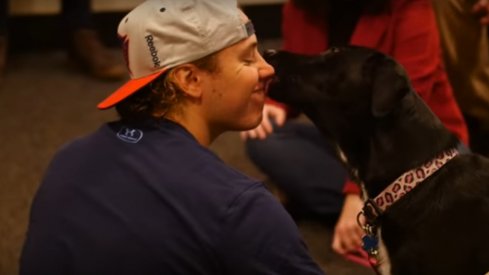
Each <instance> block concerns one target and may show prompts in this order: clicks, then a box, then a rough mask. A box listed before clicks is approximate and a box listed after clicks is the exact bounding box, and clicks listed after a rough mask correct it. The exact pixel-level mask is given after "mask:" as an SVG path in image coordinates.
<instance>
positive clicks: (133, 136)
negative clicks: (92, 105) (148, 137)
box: [117, 127, 143, 143]
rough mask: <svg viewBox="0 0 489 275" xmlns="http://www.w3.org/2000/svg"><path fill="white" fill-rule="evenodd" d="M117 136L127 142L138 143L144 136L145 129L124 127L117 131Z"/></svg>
mask: <svg viewBox="0 0 489 275" xmlns="http://www.w3.org/2000/svg"><path fill="white" fill-rule="evenodd" d="M117 138H119V139H120V140H122V141H124V142H127V143H138V142H139V141H140V140H141V139H142V138H143V131H141V130H139V129H132V128H127V127H122V128H121V129H120V130H119V132H118V133H117Z"/></svg>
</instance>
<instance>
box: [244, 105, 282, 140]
mask: <svg viewBox="0 0 489 275" xmlns="http://www.w3.org/2000/svg"><path fill="white" fill-rule="evenodd" d="M286 117H287V114H286V112H285V110H284V109H283V108H281V107H278V106H275V105H272V104H265V106H263V118H262V121H261V123H260V125H258V126H257V127H256V128H255V129H252V130H249V131H243V132H241V133H240V136H241V139H243V140H246V139H247V138H252V139H254V138H259V139H265V138H266V137H267V136H268V135H269V134H271V133H272V132H273V125H272V119H273V120H274V121H275V124H276V125H277V126H282V125H284V123H285V118H286Z"/></svg>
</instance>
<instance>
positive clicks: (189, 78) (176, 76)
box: [170, 64, 202, 98]
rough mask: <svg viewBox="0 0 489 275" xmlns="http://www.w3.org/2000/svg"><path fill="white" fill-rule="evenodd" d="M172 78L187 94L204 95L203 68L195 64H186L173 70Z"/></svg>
mask: <svg viewBox="0 0 489 275" xmlns="http://www.w3.org/2000/svg"><path fill="white" fill-rule="evenodd" d="M170 77H171V79H172V80H173V82H174V83H175V84H176V85H178V87H179V88H180V89H181V90H182V92H184V93H185V94H186V95H187V96H190V97H194V98H198V97H200V96H201V95H202V70H200V69H199V68H197V67H196V66H195V65H193V64H184V65H180V66H178V67H176V68H174V69H173V70H172V71H171V76H170Z"/></svg>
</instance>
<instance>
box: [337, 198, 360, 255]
mask: <svg viewBox="0 0 489 275" xmlns="http://www.w3.org/2000/svg"><path fill="white" fill-rule="evenodd" d="M362 207H363V200H362V199H361V198H360V195H359V194H348V195H346V197H345V202H344V203H343V209H342V210H341V214H340V218H339V219H338V222H337V223H336V226H335V229H334V235H333V244H332V248H333V250H334V251H335V252H336V253H338V254H341V255H344V254H346V253H348V252H353V251H356V250H358V249H359V248H360V247H361V245H362V236H363V235H364V232H363V230H362V228H361V227H360V226H359V225H358V223H357V215H358V213H359V212H360V211H361V210H362ZM362 218H363V216H362ZM361 222H362V223H363V222H364V221H363V220H362V221H361Z"/></svg>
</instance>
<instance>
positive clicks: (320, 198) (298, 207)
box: [246, 121, 347, 217]
mask: <svg viewBox="0 0 489 275" xmlns="http://www.w3.org/2000/svg"><path fill="white" fill-rule="evenodd" d="M246 150H247V153H248V155H249V157H250V159H251V160H252V161H253V162H254V163H255V164H256V166H258V168H260V169H261V170H262V172H264V173H265V174H266V175H267V176H268V177H269V178H270V180H271V181H272V183H273V184H275V185H277V186H278V187H279V188H280V189H281V190H282V191H283V192H284V193H285V194H286V196H287V205H286V207H287V209H288V210H289V211H290V212H291V214H292V215H293V216H295V217H309V216H316V217H317V216H321V217H323V216H324V217H333V216H337V215H338V214H339V212H340V211H341V207H342V205H343V199H344V196H343V193H342V189H343V185H344V183H345V180H346V178H347V172H346V169H345V168H344V167H343V166H342V164H341V163H340V162H339V161H338V160H337V159H336V158H335V156H334V150H333V148H331V146H330V145H328V144H327V143H326V142H325V140H324V138H323V137H322V136H321V133H320V132H319V131H318V129H317V128H316V127H315V126H313V125H310V124H306V123H300V122H294V121H289V122H286V123H285V125H284V126H283V127H277V126H275V127H274V132H273V133H272V134H271V135H270V136H268V137H267V138H266V139H265V140H257V139H253V140H248V141H247V142H246Z"/></svg>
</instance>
